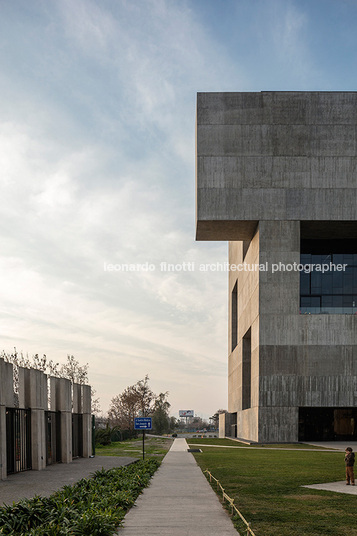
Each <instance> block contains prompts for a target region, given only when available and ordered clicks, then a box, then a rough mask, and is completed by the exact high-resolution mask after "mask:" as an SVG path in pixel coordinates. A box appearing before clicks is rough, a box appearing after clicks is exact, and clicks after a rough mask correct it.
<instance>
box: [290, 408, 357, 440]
mask: <svg viewBox="0 0 357 536" xmlns="http://www.w3.org/2000/svg"><path fill="white" fill-rule="evenodd" d="M356 439H357V408H314V407H308V408H306V407H304V408H299V441H356Z"/></svg>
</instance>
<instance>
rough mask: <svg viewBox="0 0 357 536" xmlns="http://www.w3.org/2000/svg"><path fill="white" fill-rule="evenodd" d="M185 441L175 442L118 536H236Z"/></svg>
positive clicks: (129, 513) (178, 440) (128, 515)
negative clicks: (188, 450)
mask: <svg viewBox="0 0 357 536" xmlns="http://www.w3.org/2000/svg"><path fill="white" fill-rule="evenodd" d="M187 449H188V445H187V443H186V440H185V439H181V438H179V439H175V441H174V443H173V445H172V447H171V449H170V451H169V452H168V453H167V454H166V456H165V458H164V460H163V462H162V464H161V466H160V468H159V470H158V471H157V472H156V473H155V475H154V477H153V479H152V481H151V484H150V486H149V487H148V488H146V489H145V490H144V492H143V494H142V495H140V496H139V498H138V500H137V501H136V503H135V506H134V507H133V508H132V509H131V510H130V511H129V512H128V514H127V515H126V516H125V521H124V527H123V528H121V529H119V531H118V533H117V534H119V536H142V535H143V534H145V536H168V535H170V536H218V535H219V536H237V535H238V532H237V531H236V530H235V528H234V527H233V524H232V522H231V520H230V518H229V516H228V514H227V513H226V511H225V510H224V509H223V507H222V505H221V504H220V502H219V500H218V498H217V496H216V494H215V493H214V491H213V490H212V488H211V486H210V485H209V483H208V482H207V480H206V478H205V476H204V475H203V474H202V471H201V469H200V468H199V467H198V465H197V463H196V461H195V459H194V457H193V455H192V454H191V453H190V452H187Z"/></svg>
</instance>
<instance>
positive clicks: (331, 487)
mask: <svg viewBox="0 0 357 536" xmlns="http://www.w3.org/2000/svg"><path fill="white" fill-rule="evenodd" d="M302 487H303V488H310V489H318V490H323V491H334V492H336V493H348V494H349V495H357V487H356V486H351V485H350V486H346V481H345V480H342V481H340V482H326V483H325V484H311V485H309V486H302Z"/></svg>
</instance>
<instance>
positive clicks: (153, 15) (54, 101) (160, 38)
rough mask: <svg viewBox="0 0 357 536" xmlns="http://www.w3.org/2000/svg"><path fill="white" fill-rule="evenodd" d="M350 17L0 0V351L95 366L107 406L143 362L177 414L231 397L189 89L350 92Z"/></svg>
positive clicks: (332, 8) (312, 0) (222, 252)
mask: <svg viewBox="0 0 357 536" xmlns="http://www.w3.org/2000/svg"><path fill="white" fill-rule="evenodd" d="M356 23H357V3H356V2H355V1H354V0H295V1H293V0H221V1H218V0H0V61H1V68H0V96H1V98H0V116H1V122H0V201H1V211H0V233H1V242H0V243H1V248H0V322H1V324H0V330H1V331H0V337H1V339H0V340H1V348H0V349H2V350H4V351H6V352H12V350H13V348H14V347H16V348H17V350H18V351H22V352H24V353H28V354H30V355H31V354H34V353H39V354H44V353H45V354H46V355H47V356H48V357H49V358H51V359H53V360H57V361H61V362H63V361H64V360H65V358H66V355H67V354H73V355H74V356H75V357H76V358H77V359H78V360H79V361H80V362H81V363H83V364H84V363H89V376H90V381H91V383H92V385H93V386H94V388H95V389H96V391H97V394H98V395H99V397H100V401H101V408H102V410H103V412H105V411H107V409H108V406H109V403H110V399H111V398H112V397H113V396H114V395H116V394H119V393H120V392H121V391H123V389H124V388H125V387H126V386H128V385H131V384H133V383H135V382H136V381H137V380H139V379H142V378H143V377H144V376H145V374H148V375H149V377H150V384H151V387H152V389H153V390H154V391H155V392H157V393H158V392H160V391H169V393H170V395H169V401H170V402H171V405H172V414H173V415H177V414H178V410H179V409H194V410H195V411H196V413H197V414H199V415H201V416H206V417H208V416H210V415H212V414H213V413H214V412H215V410H217V409H218V408H226V407H227V275H226V273H214V272H207V273H202V272H200V271H199V270H198V267H199V265H200V264H201V263H211V262H213V263H217V262H224V261H225V260H226V256H227V244H226V243H223V242H219V243H213V242H207V243H202V242H195V239H194V237H195V224H194V220H195V214H194V201H195V196H194V127H195V106H196V93H197V92H198V91H261V90H356V89H357V87H356V85H357V84H356V79H357V75H356V73H357V32H356V27H357V24H356ZM163 262H167V263H172V264H179V265H181V266H182V267H183V266H185V265H184V263H195V270H189V269H188V268H189V267H191V268H192V267H193V265H192V264H186V268H187V270H186V271H184V270H183V269H182V271H175V272H165V271H163V270H161V269H160V268H161V267H160V263H163ZM145 263H149V264H151V265H153V266H152V267H154V269H153V270H151V271H145V270H138V271H135V272H123V271H119V270H117V269H116V270H113V271H109V270H108V265H110V264H112V265H116V268H118V267H121V266H122V265H126V264H144V265H145Z"/></svg>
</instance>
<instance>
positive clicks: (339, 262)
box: [300, 222, 357, 314]
mask: <svg viewBox="0 0 357 536" xmlns="http://www.w3.org/2000/svg"><path fill="white" fill-rule="evenodd" d="M309 223H310V225H308V224H309ZM312 223H314V224H313V225H312ZM312 223H311V222H301V242H300V263H301V265H302V267H303V269H302V270H301V271H300V312H301V313H302V314H356V313H357V225H354V224H353V222H342V223H341V222H340V223H336V222H329V223H327V222H312ZM331 223H333V225H331ZM346 223H348V225H346ZM322 224H324V225H322ZM354 234H355V236H354ZM328 235H329V236H328Z"/></svg>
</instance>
